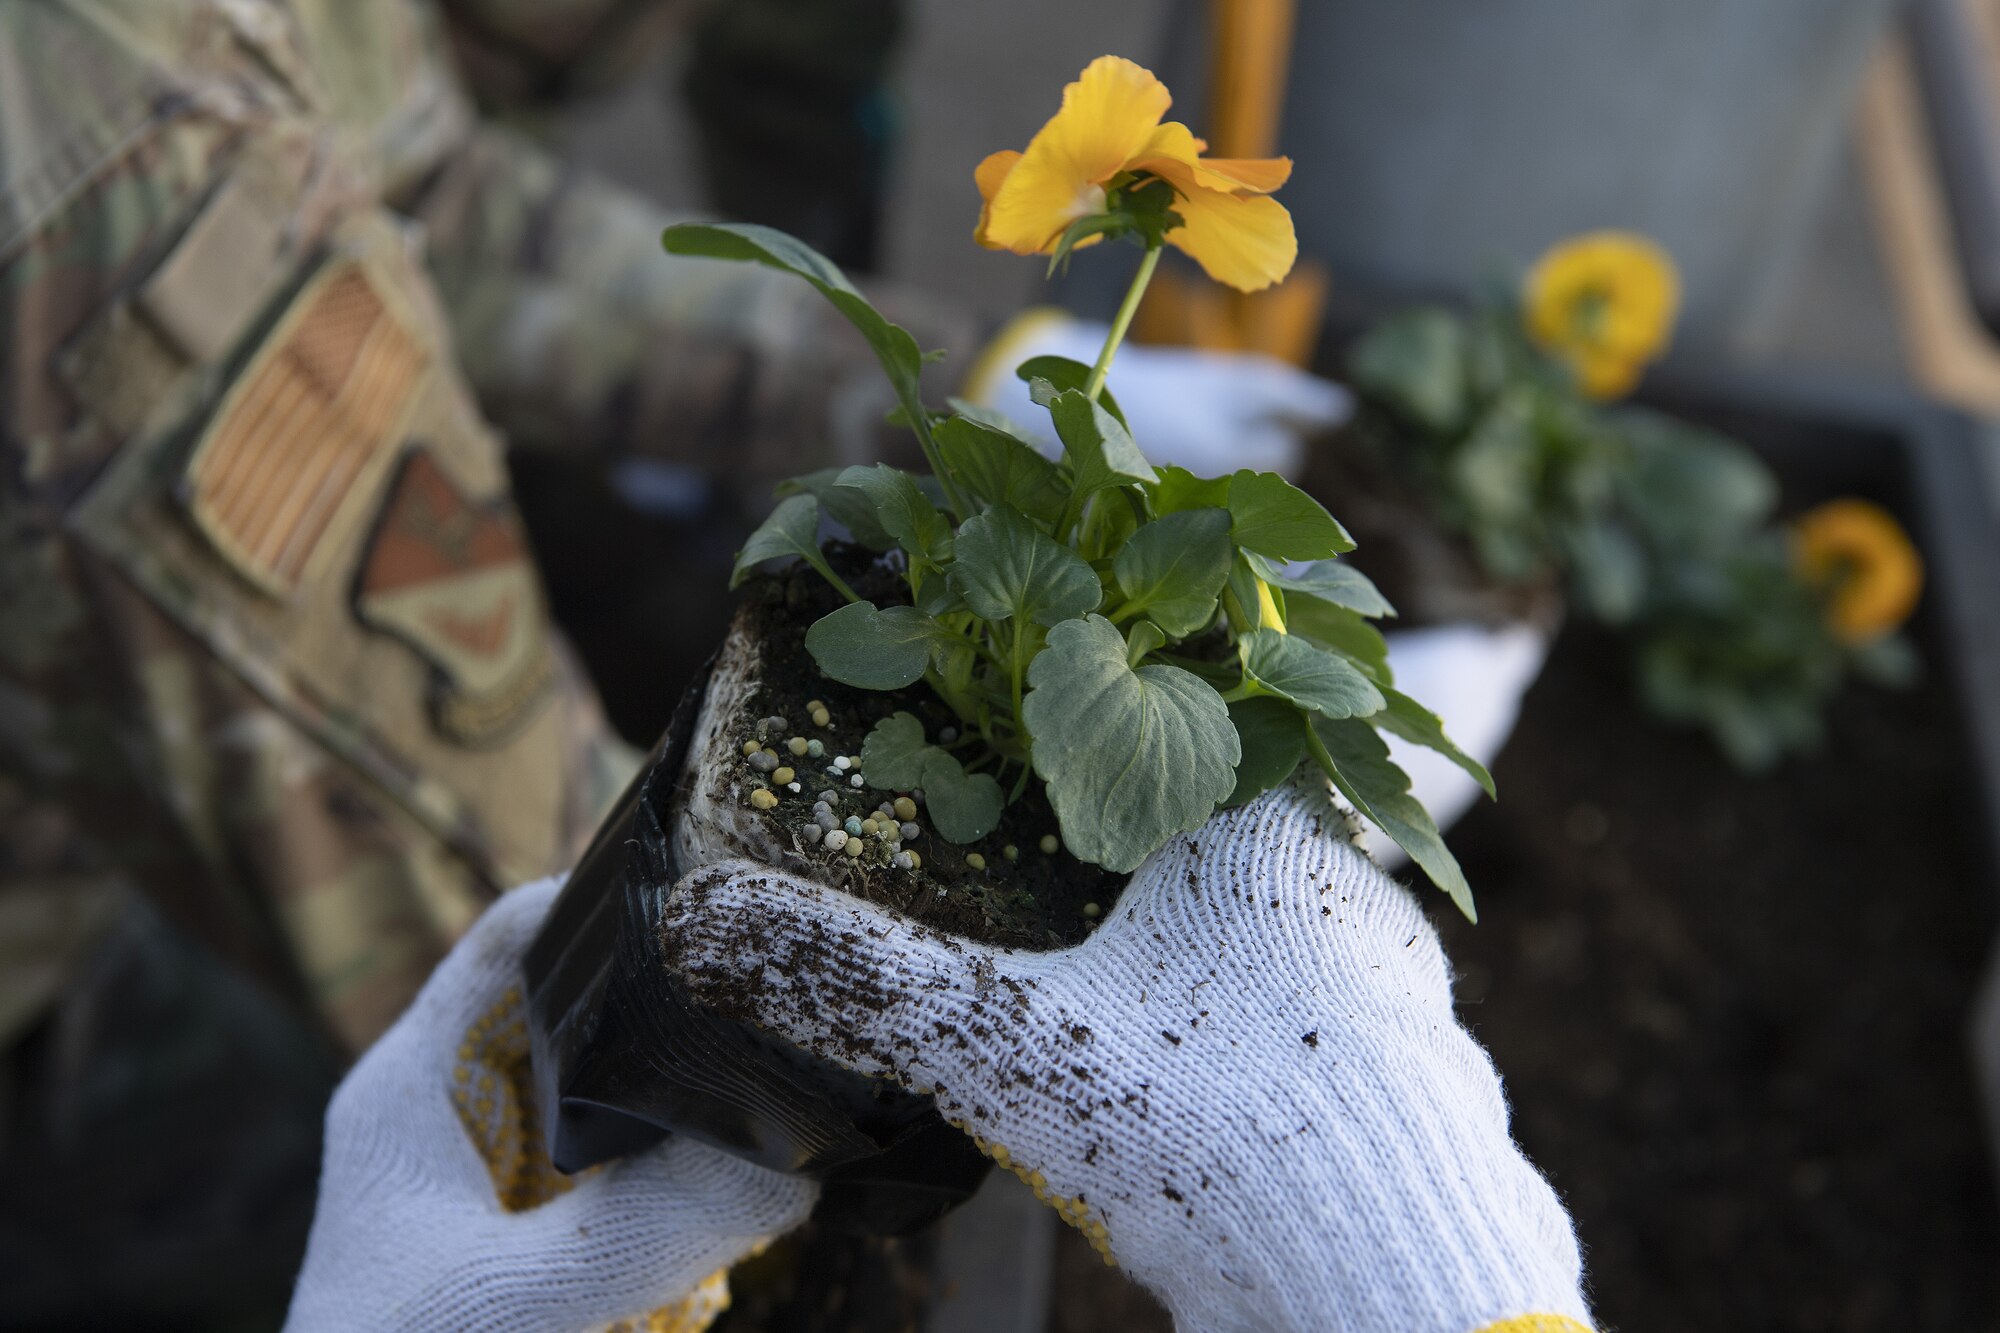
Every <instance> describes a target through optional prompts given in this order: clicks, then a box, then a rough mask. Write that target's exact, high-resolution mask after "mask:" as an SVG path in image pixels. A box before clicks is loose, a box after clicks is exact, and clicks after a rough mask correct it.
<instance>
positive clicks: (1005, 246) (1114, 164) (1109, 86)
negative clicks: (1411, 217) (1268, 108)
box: [973, 56, 1299, 292]
mask: <svg viewBox="0 0 2000 1333" xmlns="http://www.w3.org/2000/svg"><path fill="white" fill-rule="evenodd" d="M1172 104H1173V98H1172V96H1171V95H1170V94H1169V93H1168V92H1167V87H1166V85H1165V84H1163V83H1161V82H1160V81H1159V79H1157V78H1155V77H1154V76H1153V73H1152V71H1150V70H1147V69H1143V68H1141V67H1140V66H1138V65H1135V64H1133V63H1132V62H1131V61H1129V60H1125V59H1122V58H1121V57H1118V56H1099V57H1098V58H1097V59H1095V60H1093V61H1091V62H1090V64H1089V65H1088V66H1087V67H1086V68H1085V69H1084V71H1083V73H1082V74H1081V75H1080V76H1079V77H1078V78H1077V81H1076V82H1075V83H1072V84H1070V85H1069V86H1068V87H1066V88H1064V89H1063V103H1062V109H1061V110H1060V111H1058V112H1056V114H1055V116H1054V117H1052V118H1051V119H1050V120H1049V122H1048V124H1046V125H1044V126H1042V128H1041V129H1040V130H1039V131H1038V132H1037V133H1036V135H1035V137H1034V138H1033V139H1031V140H1030V141H1029V142H1028V147H1027V151H1026V152H1015V151H1013V150H1011V149H1009V150H1007V151H1004V152H999V153H994V154H992V155H991V156H989V157H988V158H987V159H986V160H985V161H983V162H981V163H980V164H979V166H978V168H977V169H976V170H975V171H974V172H973V178H974V180H975V181H976V182H977V183H978V186H979V194H980V198H981V199H983V200H984V201H985V205H984V207H983V208H982V209H981V210H980V214H979V226H978V227H977V229H976V230H975V231H974V232H973V236H974V239H976V240H977V241H978V242H979V243H980V244H981V245H983V246H985V247H987V248H988V249H990V250H1011V251H1012V252H1013V253H1015V254H1017V255H1034V254H1052V253H1054V251H1055V248H1056V244H1057V242H1058V241H1060V240H1061V239H1062V235H1063V233H1064V232H1065V231H1066V230H1068V228H1069V226H1070V224H1071V223H1073V222H1075V221H1076V220H1077V219H1079V218H1084V217H1090V216H1092V215H1094V214H1098V213H1102V212H1104V211H1105V210H1106V204H1107V191H1108V190H1111V189H1116V188H1118V187H1119V186H1120V185H1121V184H1123V183H1129V181H1130V179H1131V177H1132V175H1134V174H1144V175H1151V176H1157V177H1158V178H1160V179H1161V180H1164V181H1166V182H1167V183H1168V184H1169V185H1171V186H1173V188H1174V193H1175V195H1176V198H1175V200H1174V203H1173V209H1174V211H1175V212H1176V213H1178V214H1180V216H1181V220H1182V225H1181V226H1178V227H1176V228H1174V229H1173V230H1172V231H1170V232H1168V233H1167V235H1166V242H1167V244H1169V245H1171V246H1173V247H1175V248H1176V249H1178V250H1181V251H1183V252H1185V253H1186V254H1187V255H1189V256H1190V257H1191V258H1193V259H1194V261H1195V262H1196V263H1198V264H1200V265H1201V266H1202V268H1203V269H1204V270H1205V271H1206V272H1207V273H1208V276H1209V277H1211V278H1214V279H1215V280H1216V281H1217V282H1221V283H1226V284H1227V285H1229V286H1231V287H1234V288H1236V289H1238V290H1239V291H1246V292H1249V291H1256V290H1258V289H1259V288H1262V287H1268V286H1270V285H1271V284H1272V283H1274V282H1276V281H1278V279H1280V278H1282V277H1284V276H1285V274H1287V273H1289V272H1290V271H1291V268H1292V262H1293V261H1294V260H1295V259H1296V258H1297V257H1298V251H1299V243H1298V237H1297V236H1296V235H1295V234H1294V232H1293V230H1292V215H1291V214H1290V213H1288V212H1286V211H1285V208H1284V205H1282V204H1280V203H1278V201H1277V200H1275V199H1271V198H1269V197H1268V196H1269V195H1270V193H1271V191H1273V190H1275V189H1277V188H1278V187H1279V186H1280V185H1283V184H1284V183H1285V180H1286V178H1287V177H1288V176H1290V175H1291V172H1292V163H1291V159H1289V158H1283V157H1277V158H1205V157H1203V156H1202V152H1203V150H1204V149H1206V148H1207V147H1208V145H1207V144H1206V143H1204V142H1203V141H1202V140H1200V139H1197V138H1195V137H1194V135H1193V134H1191V133H1189V131H1188V128H1187V126H1185V125H1183V124H1181V123H1180V122H1178V121H1167V122H1166V123H1164V124H1162V123H1161V121H1160V117H1161V116H1163V115H1165V114H1166V111H1167V108H1168V107H1169V106H1171V105H1172ZM1121 178H1123V179H1122V180H1121ZM1097 239H1099V238H1097V237H1091V238H1089V239H1087V240H1085V241H1084V242H1082V244H1086V245H1087V244H1090V243H1091V242H1092V241H1095V240H1097Z"/></svg>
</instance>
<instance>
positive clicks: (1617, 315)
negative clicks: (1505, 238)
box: [1526, 231, 1680, 399]
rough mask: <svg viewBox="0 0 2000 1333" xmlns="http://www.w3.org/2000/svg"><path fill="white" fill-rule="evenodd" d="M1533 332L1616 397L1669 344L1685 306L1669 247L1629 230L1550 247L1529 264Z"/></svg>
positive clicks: (1595, 387) (1604, 393) (1593, 391)
mask: <svg viewBox="0 0 2000 1333" xmlns="http://www.w3.org/2000/svg"><path fill="white" fill-rule="evenodd" d="M1526 305H1527V312H1526V314H1527V325H1528V333H1529V334H1530V336H1532V337H1533V338H1534V340H1535V341H1536V342H1538V343H1540V344H1541V345H1542V346H1543V347H1545V348H1547V349H1548V350H1549V351H1550V352H1552V353H1554V354H1555V355H1556V356H1557V357H1559V358H1561V359H1562V360H1563V361H1564V362H1566V363H1568V365H1569V367H1570V369H1571V370H1573V371H1574V372H1575V373H1576V377H1577V383H1578V384H1579V386H1581V388H1582V389H1583V391H1584V392H1585V393H1587V394H1589V395H1590V396H1591V397H1593V398H1600V399H1601V398H1616V397H1618V396H1620V395H1621V394H1624V393H1626V392H1627V391H1629V390H1630V389H1631V388H1632V386H1633V385H1634V384H1636V383H1638V380H1639V373H1640V371H1642V370H1643V369H1644V368H1645V366H1646V363H1647V362H1649V361H1652V360H1654V359H1656V358H1657V357H1658V356H1659V355H1660V353H1661V352H1662V351H1664V350H1665V349H1666V345H1667V339H1668V337H1669V336H1670V335H1671V334H1672V333H1673V328H1674V317H1675V315H1676V314H1677V313H1678V312H1679V309H1680V276H1679V275H1678V274H1677V273H1676V272H1675V271H1674V261H1673V260H1672V259H1671V258H1670V257H1669V256H1668V255H1667V252H1666V251H1665V250H1663V249H1661V248H1660V247H1659V246H1658V245H1655V244H1654V243H1653V242H1652V241H1650V240H1648V239H1647V238H1646V237H1644V236H1641V235H1638V234H1637V233H1636V232H1629V231H1592V232H1585V233H1583V234H1582V235H1580V236H1573V237H1571V238H1570V239H1569V240H1566V241H1563V242H1561V243H1559V244H1557V245H1553V246H1551V247H1550V248H1549V249H1548V251H1547V252H1546V253H1544V254H1543V255H1542V257H1541V258H1540V259H1539V260H1537V261H1535V266H1534V267H1533V268H1532V269H1530V270H1529V271H1528V281H1527V291H1526Z"/></svg>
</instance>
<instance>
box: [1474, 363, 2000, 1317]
mask: <svg viewBox="0 0 2000 1333" xmlns="http://www.w3.org/2000/svg"><path fill="white" fill-rule="evenodd" d="M1648 397H1649V398H1652V399H1653V400H1654V401H1655V402H1656V403H1657V405H1658V406H1660V407H1662V408H1663V409H1665V410H1667V411H1670V412H1673V413H1675V414H1676V415H1679V416H1683V417H1685V418H1687V419H1689V420H1692V421H1695V422H1698V423H1700V424H1705V425H1712V426H1714V427H1716V428H1718V429H1721V430H1723V431H1726V432H1728V433H1730V434H1732V435H1734V436H1735V437H1736V438H1738V439H1740V440H1742V441H1744V442H1745V443H1747V444H1750V445H1752V446H1753V447H1755V448H1756V449H1757V451H1758V452H1759V453H1760V455H1762V456H1763V457H1764V458H1765V459H1766V461H1767V462H1768V463H1770V464H1771V466H1772V467H1773V468H1774V470H1775V471H1776V472H1777V474H1778V476H1779V478H1780V480H1781V482H1782V484H1783V494H1784V507H1785V509H1786V511H1787V512H1795V511H1798V510H1802V509H1804V508H1806V507H1808V506H1810V505H1812V504H1814V503H1816V502H1818V501H1821V500H1825V499H1828V498H1831V497H1833V496H1837V495H1847V494H1858V495H1861V496H1864V497H1866V498H1870V499H1873V500H1875V501H1877V502H1878V503H1881V504H1884V505H1886V506H1887V507H1889V508H1890V509H1891V510H1892V511H1894V512H1895V513H1896V514H1897V515H1898V516H1899V517H1900V518H1901V519H1902V521H1903V522H1904V524H1905V525H1906V526H1907V527H1908V528H1909V529H1910V531H1911V534H1912V536H1913V537H1914V538H1915V539H1916V541H1917V543H1918V545H1919V546H1920V548H1921V550H1922V552H1923V554H1924V557H1925V560H1926V563H1927V566H1928V570H1929V576H1930V577H1929V584H1928V590H1927V592H1926V594H1925V599H1924V602H1923V605H1922V606H1921V607H1920V609H1919V613H1918V615H1917V618H1916V619H1915V621H1914V622H1913V623H1912V624H1911V626H1910V634H1911V636H1912V638H1913V640H1914V641H1915V643H1916V645H1917V647H1918V649H1919V651H1920V653H1921V655H1922V657H1923V660H1924V664H1925V675H1924V679H1923V681H1922V682H1921V683H1920V684H1919V685H1918V686H1917V687H1916V688H1915V689H1913V690H1910V691H1900V692H1899V691H1881V690H1876V689H1871V688H1869V687H1866V686H1859V685H1857V686H1853V687H1851V688H1849V689H1848V690H1846V691H1845V692H1844V693H1843V694H1842V695H1841V696H1840V697H1839V698H1837V699H1836V700H1835V701H1834V703H1833V705H1832V707H1831V708H1830V710H1829V714H1828V723H1829V737H1828V743H1827V746H1826V748H1825V749H1824V751H1823V752H1821V753H1820V754H1819V755H1817V756H1809V757H1801V758H1794V759H1790V760H1788V761H1786V762H1785V763H1784V764H1783V765H1782V766H1780V767H1779V768H1778V769H1777V770H1776V771H1775V772H1774V773H1772V774H1770V775H1768V776H1764V777H1752V776H1747V775H1744V774H1740V773H1737V772H1735V771H1733V770H1732V769H1730V768H1729V766H1728V765H1727V764H1726V763H1725V762H1724V761H1723V760H1722V759H1721V757H1720V756H1719V755H1718V754H1717V753H1716V752H1715V751H1714V749H1713V747H1712V746H1711V745H1710V744H1709V743H1708V741H1707V740H1706V738H1705V737H1703V736H1701V735H1699V734H1697V733H1693V732H1689V731H1683V730H1671V729H1667V728H1663V727H1661V726H1660V725H1659V724H1657V723H1655V722H1653V721H1651V720H1650V719H1649V718H1647V717H1646V716H1645V715H1644V713H1643V712H1642V711H1641V710H1640V709H1639V707H1638V705H1637V704H1636V702H1635V701H1634V698H1633V694H1632V691H1631V684H1630V676H1629V672H1628V669H1627V667H1628V664H1627V661H1626V659H1625V657H1624V656H1623V652H1622V646H1621V645H1620V644H1619V643H1618V641H1617V640H1616V639H1615V638H1614V637H1612V636H1610V635H1607V634H1604V633H1603V632H1601V631H1599V630H1596V629H1594V628H1592V627H1590V626H1587V625H1583V624H1580V623H1573V624H1572V625H1570V626H1569V627H1568V628H1567V629H1566V630H1565V633H1564V634H1563V635H1562V637H1561V638H1560V639H1559V641H1558V643H1557V645H1556V648H1555V650H1554V652H1553V654H1552V655H1551V658H1550V661H1549V665H1548V667H1547V669H1546V672H1545V674H1544V676H1543V678H1542V680H1541V681H1540V682H1539V683H1538V685H1537V687H1536V688H1535V689H1534V690H1533V691H1531V692H1530V695H1529V697H1528V700H1527V702H1526V707H1525V709H1524V712H1523V716H1522V720H1521V723H1520V726H1519V728H1518V730H1517V731H1516V733H1515V736H1514V739H1513V741H1512V742H1511V743H1510V745H1509V748H1508V750H1507V752H1506V753H1505V754H1503V755H1502V757H1501V760H1500V763H1499V764H1498V766H1497V768H1496V774H1495V776H1496V778H1497V780H1498V783H1499V786H1500V792H1501V800H1500V802H1499V803H1497V804H1495V805H1493V806H1491V807H1487V808H1481V809H1476V810H1475V811H1473V812H1472V814H1471V815H1469V816H1468V817H1467V819H1466V820H1465V821H1464V822H1463V823H1462V824H1461V825H1460V826H1459V827H1458V828H1457V829H1455V830H1454V831H1453V834H1452V844H1453V846H1454V848H1455V850H1456V851H1457V852H1458V854H1459V856H1460V857H1461V859H1462V861H1463V863H1464V865H1465V867H1466V870H1467V873H1468V875H1469V876H1470V877H1471V879H1472V881H1473V883H1474V884H1475V885H1476V886H1477V888H1478V891H1479V893H1480V901H1481V906H1482V908H1483V909H1484V911H1483V913H1482V918H1483V919H1482V922H1481V924H1480V925H1479V926H1477V927H1464V926H1462V925H1461V924H1460V923H1456V922H1453V921H1451V920H1450V919H1449V918H1448V916H1446V915H1445V914H1438V915H1439V921H1440V926H1441V928H1442V929H1443V930H1444V932H1445V934H1446V937H1447V946H1448V948H1449V951H1450V954H1451V957H1452V960H1453V963H1454V965H1455V967H1457V968H1458V969H1459V971H1460V973H1461V977H1462V979H1461V983H1460V990H1459V996H1460V1000H1461V1003H1463V1004H1464V1005H1465V1006H1466V1007H1465V1008H1464V1009H1463V1010H1462V1011H1461V1012H1462V1014H1463V1015H1464V1017H1465V1019H1466V1021H1468V1022H1470V1023H1473V1024H1475V1025H1476V1027H1477V1030H1478V1032H1479V1035H1480V1037H1481V1039H1482V1040H1483V1041H1484V1042H1485V1043H1486V1044H1487V1045H1488V1046H1489V1048H1490V1049H1491V1050H1492V1052H1493V1054H1494V1057H1495V1059H1496V1062H1497V1063H1498V1065H1499V1067H1500V1070H1501V1073H1502V1075H1503V1077H1504V1079H1505V1080H1506V1085H1507V1089H1508V1093H1509V1100H1510V1102H1511V1103H1512V1105H1513V1107H1514V1125H1515V1130H1516V1133H1517V1134H1518V1135H1519V1137H1520V1138H1521V1140H1522V1142H1523V1143H1524V1145H1525V1146H1526V1148H1527V1150H1528V1152H1529V1155H1530V1156H1531V1157H1533V1158H1534V1160H1535V1161H1536V1162H1537V1163H1538V1164H1539V1165H1540V1166H1542V1167H1543V1169H1545V1170H1546V1171H1548V1172H1549V1174H1550V1175H1551V1177H1552V1178H1553V1181H1554V1183H1555V1185H1556V1187H1557V1189H1558V1190H1559V1191H1561V1192H1562V1194H1563V1196H1564V1198H1565V1200H1566V1202H1567V1203H1568V1205H1569V1206H1570V1208H1571V1210H1572V1212H1573V1214H1574V1216H1575V1217H1576V1221H1577V1226H1578V1234H1579V1237H1580V1239H1581V1240H1582V1242H1583V1244H1584V1247H1585V1252H1586V1254H1587V1256H1588V1260H1589V1270H1590V1275H1591V1283H1592V1289H1593V1299H1594V1308H1595V1309H1596V1310H1597V1312H1598V1314H1599V1317H1600V1320H1601V1322H1602V1323H1604V1324H1605V1325H1606V1326H1617V1327H1632V1328H1637V1327H1641V1326H1645V1327H1662V1328H1693V1327H1730V1328H1736V1327H1743V1328H1752V1327H1754V1328H1777V1327H1784V1328H1864V1327H1883V1326H1890V1325H1896V1326H1909V1327H1928V1328H1974V1327H1978V1328H1986V1327H1994V1326H1995V1325H1996V1321H2000V1307H1996V1302H1995V1297H1996V1295H2000V1292H1996V1290H1995V1288H1994V1285H1993V1282H1992V1272H1993V1254H1994V1252H1995V1247H1996V1245H2000V1209H1996V1206H1995V1190H1994V1187H1993V1177H1992V1176H1991V1174H1990V1173H1989V1172H1990V1166H1991V1163H1992V1162H1993V1160H1995V1159H1996V1158H2000V1153H1994V1152H1989V1151H1987V1150H1986V1145H1985V1142H1984V1141H1983V1140H1984V1139H1985V1130H1984V1127H1983V1126H1982V1124H1981V1118H1980V1117H1981V1108H1980V1106H1979V1104H1978V1101H1977V1100H1976V1098H1975V1087H1976V1083H1977V1080H1976V1078H1975V1075H1974V1070H1973V1068H1972V1067H1970V1066H1971V1062H1969V1061H1968V1055H1969V1052H1968V1049H1967V1040H1966V1037H1967V1029H1968V1026H1969V1025H1968V1010H1969V1008H1970V1006H1972V1004H1973V1003H1974V997H1975V993H1976V990H1977V986H1978V981H1979V975H1980V972H1981V970H1982V961H1983V960H1984V959H1985V958H1986V957H1987V955H1988V952H1989V949H1990V947H1991V930H1992V926H1993V923H1994V921H1995V916H1996V913H1995V889H1996V878H1995V871H1994V866H1995V864H1996V859H1995V846H1994V835H1995V832H1996V830H2000V804H1996V794H2000V793H1997V792H1996V784H1995V778H1996V776H2000V541H1996V534H1995V528H1994V521H1993V518H1992V508H1991V506H1992V503H1993V495H1994V491H1993V487H1992V484H1991V482H1990V480H1989V478H1988V476H1987V475H1986V473H1985V472H1984V469H1983V468H1982V466H1981V463H1982V460H1981V459H1979V458H1978V457H1977V453H1978V451H1979V450H1980V449H1982V448H1986V447H1989V446H1987V444H1986V442H1985V441H1983V440H1981V439H1979V438H1978V432H1977V428H1976V427H1974V426H1973V425H1972V424H1971V423H1969V422H1968V421H1966V420H1965V419H1963V418H1961V417H1958V416H1956V415H1954V414H1950V413H1947V412H1943V411H1941V410H1938V409H1934V408H1931V407H1929V406H1927V405H1924V404H1921V403H1918V402H1916V401H1914V400H1911V399H1908V398H1905V397H1902V396H1899V395H1896V394H1888V393H1871V392H1866V391H1859V390H1854V389H1851V388H1848V387H1846V386H1834V385H1828V384H1826V383H1823V382H1800V381H1785V382H1773V381H1771V380H1768V379H1761V378H1759V379H1718V378H1707V379H1688V380H1683V381H1679V382H1668V383H1665V384H1662V385H1660V386H1658V387H1657V388H1656V389H1655V390H1654V391H1652V392H1650V393H1649V394H1648ZM1986 994H1987V998H1986V1001H1985V1003H1986V1004H1987V1005H1988V1006H1989V1008H1988V1011H1987V1019H1986V1022H1987V1027H1986V1029H1985V1032H1986V1035H1985V1036H1984V1037H1983V1038H1982V1041H1983V1043H1984V1045H1983V1050H1982V1051H1981V1052H1980V1053H1979V1054H1978V1055H1977V1056H1976V1057H1975V1059H1976V1060H1977V1061H1978V1062H1979V1063H1980V1066H1981V1067H1982V1068H1983V1070H1984V1077H1985V1079H1986V1085H1987V1089H1988V1102H1987V1108H1986V1110H1987V1114H1989V1115H1990V1114H1991V1113H1992V1111H1993V1110H1994V1109H1995V1108H1996V1107H2000V1046H1996V1045H1995V1044H1994V1036H1993V1033H1994V1032H1995V1030H1996V1027H2000V1024H1995V1022H1994V1013H1993V1010H1992V1009H1991V1007H1990V1006H1992V1005H1994V1004H1995V1003H2000V1001H1996V1000H1995V999H1994V998H1993V997H1994V990H1993V988H1992V987H1991V985H1990V984H1989V986H1988V989H1987V993H1986ZM1892 1311H1895V1312H1899V1313H1893V1314H1892V1313H1891V1312H1892ZM1919 1311H1921V1313H1919ZM1905 1314H1907V1318H1905Z"/></svg>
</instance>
